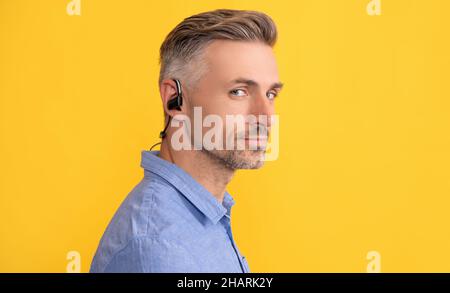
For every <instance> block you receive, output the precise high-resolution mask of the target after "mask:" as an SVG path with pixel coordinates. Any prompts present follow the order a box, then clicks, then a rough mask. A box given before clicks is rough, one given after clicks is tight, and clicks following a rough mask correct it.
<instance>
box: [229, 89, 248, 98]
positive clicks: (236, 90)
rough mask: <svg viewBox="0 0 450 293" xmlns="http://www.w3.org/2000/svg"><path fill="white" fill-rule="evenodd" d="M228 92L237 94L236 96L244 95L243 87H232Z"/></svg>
mask: <svg viewBox="0 0 450 293" xmlns="http://www.w3.org/2000/svg"><path fill="white" fill-rule="evenodd" d="M230 94H232V95H235V96H238V97H243V96H245V95H246V92H245V90H243V89H234V90H231V91H230Z"/></svg>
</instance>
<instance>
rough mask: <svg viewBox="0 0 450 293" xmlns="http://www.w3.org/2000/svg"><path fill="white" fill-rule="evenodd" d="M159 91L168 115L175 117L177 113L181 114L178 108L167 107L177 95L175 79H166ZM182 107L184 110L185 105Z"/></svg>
mask: <svg viewBox="0 0 450 293" xmlns="http://www.w3.org/2000/svg"><path fill="white" fill-rule="evenodd" d="M159 92H160V95H161V100H162V103H163V107H164V113H166V114H167V115H168V116H171V117H173V116H174V115H176V114H180V111H179V110H177V109H172V110H169V108H168V107H167V104H168V102H169V101H170V100H171V99H173V98H175V97H176V95H177V85H176V83H175V81H173V80H172V79H164V80H163V81H162V83H161V86H160V87H159ZM183 102H184V101H183ZM181 109H182V110H183V106H181ZM181 113H182V111H181Z"/></svg>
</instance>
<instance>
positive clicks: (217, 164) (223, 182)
mask: <svg viewBox="0 0 450 293" xmlns="http://www.w3.org/2000/svg"><path fill="white" fill-rule="evenodd" d="M167 141H168V139H164V140H163V142H162V143H161V150H160V153H159V157H160V158H162V159H164V160H166V161H169V162H171V163H174V164H175V165H177V166H178V167H180V168H181V169H183V170H184V171H186V172H187V173H188V174H189V175H191V177H192V178H194V179H195V180H196V181H197V182H198V183H200V184H201V185H202V186H203V187H205V189H206V190H208V191H209V192H210V193H211V194H212V195H213V196H214V197H215V198H216V199H217V200H218V201H219V202H220V203H222V201H223V198H224V195H225V191H226V188H227V185H228V183H229V182H230V181H231V179H232V178H233V175H234V172H235V170H233V169H230V168H228V167H227V166H225V165H224V164H223V163H222V162H221V161H220V160H218V159H215V158H214V157H212V156H210V155H208V154H207V153H206V152H204V151H201V150H180V151H175V150H173V149H172V148H171V147H170V146H169V143H167Z"/></svg>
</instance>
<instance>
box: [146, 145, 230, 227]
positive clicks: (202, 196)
mask: <svg viewBox="0 0 450 293" xmlns="http://www.w3.org/2000/svg"><path fill="white" fill-rule="evenodd" d="M158 155H159V151H142V159H141V167H142V168H144V170H145V172H151V173H154V174H156V175H159V176H160V177H162V178H164V179H165V180H167V181H168V182H169V183H170V184H171V185H172V186H173V187H175V188H176V189H177V190H178V191H179V192H180V193H181V194H183V195H184V196H185V197H186V198H187V200H189V201H190V202H191V203H192V204H193V205H194V206H195V207H196V208H197V209H198V210H200V211H201V212H202V213H203V214H204V215H205V216H206V217H208V218H209V219H210V220H211V221H212V222H213V223H214V224H217V222H219V220H220V219H221V218H222V217H223V216H224V215H227V216H228V217H229V216H230V212H231V207H232V206H233V205H234V203H235V202H234V199H233V198H232V197H231V195H230V194H229V193H228V192H227V191H225V195H224V198H223V203H222V204H220V202H219V201H218V200H217V199H216V198H215V197H214V196H213V195H212V194H211V193H210V192H209V191H208V190H206V188H204V187H203V186H202V185H201V184H200V183H198V182H197V181H196V180H195V179H194V178H192V176H191V175H189V174H188V173H187V172H186V171H184V170H183V169H181V168H180V167H178V166H177V165H175V164H173V163H171V162H169V161H166V160H164V159H162V158H160V157H159V156H158Z"/></svg>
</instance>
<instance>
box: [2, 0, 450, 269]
mask: <svg viewBox="0 0 450 293" xmlns="http://www.w3.org/2000/svg"><path fill="white" fill-rule="evenodd" d="M68 2H69V0H58V1H56V0H54V1H50V0H47V1H35V0H28V1H25V0H0V103H1V104H0V271H2V272H65V270H66V264H67V260H66V254H67V252H68V251H71V250H76V251H79V252H80V254H81V266H82V271H83V272H86V271H88V269H89V266H90V262H91V259H92V257H93V254H94V252H95V249H96V247H97V244H98V241H99V239H100V237H101V235H102V233H103V231H104V229H105V227H106V226H107V224H108V222H109V220H110V219H111V217H112V215H113V214H114V212H115V211H116V209H117V208H118V206H119V205H120V203H121V202H122V200H123V199H124V198H125V196H126V195H127V194H128V192H129V191H130V190H131V189H132V188H133V187H134V185H135V184H137V182H138V181H139V180H140V179H141V178H142V176H143V170H142V169H141V168H140V167H139V163H140V152H141V150H143V149H147V148H148V147H149V146H150V145H152V144H153V143H155V142H156V141H157V135H158V133H159V131H160V130H161V128H162V126H163V125H162V110H161V102H160V98H159V91H158V87H157V80H158V72H159V71H158V70H159V67H158V49H159V46H160V44H161V42H162V41H163V39H164V37H165V36H166V34H167V33H168V32H169V31H170V30H171V29H172V28H173V27H174V26H175V25H176V24H178V23H179V22H180V21H181V20H182V19H183V18H185V17H187V16H190V15H192V14H195V13H198V12H202V11H206V10H212V9H216V8H236V9H253V10H261V11H264V12H266V13H268V14H269V15H271V16H272V17H273V19H274V20H275V22H276V24H277V26H278V29H279V42H278V44H277V45H276V47H275V52H276V56H277V60H278V63H279V69H280V77H281V80H282V81H283V82H284V83H285V89H284V90H283V93H282V94H281V95H280V97H279V99H278V101H277V110H278V113H279V115H280V157H279V159H278V160H277V161H275V162H270V163H267V164H266V166H265V167H264V168H263V169H261V170H257V171H239V172H238V173H237V174H236V177H235V178H234V181H233V182H232V183H231V184H230V186H229V191H230V193H231V194H232V195H233V196H234V198H235V200H236V202H237V203H236V206H235V207H234V209H233V230H234V234H235V236H234V237H235V239H236V241H237V243H238V246H239V248H240V250H241V251H242V253H243V254H244V255H246V257H247V258H248V261H249V264H250V268H251V270H252V271H254V272H365V271H366V266H367V264H368V260H367V259H366V255H367V253H368V252H369V251H372V250H375V251H378V252H379V253H380V255H381V271H383V272H400V271H402V272H405V271H406V272H422V271H427V272H438V271H447V272H448V271H450V231H449V230H450V229H449V224H450V212H449V205H450V198H449V196H450V169H449V168H450V167H449V166H450V139H449V131H450V115H449V114H450V102H449V98H450V82H449V77H450V53H449V52H450V41H449V40H450V38H449V31H450V19H449V18H448V13H449V11H450V1H448V0H440V1H439V0H431V1H425V0H421V1H419V0H382V15H380V16H369V15H368V14H367V13H366V5H367V3H368V2H369V0H345V1H344V0H342V1H337V0H329V1H326V0H320V1H319V0H304V1H281V0H277V1H262V0H254V1H169V0H165V1H150V0H147V1H144V0H139V1H137V0H133V1H113V0H109V1H106V0H82V1H81V16H69V15H67V13H66V5H67V3H68ZM237 66H238V64H237Z"/></svg>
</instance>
